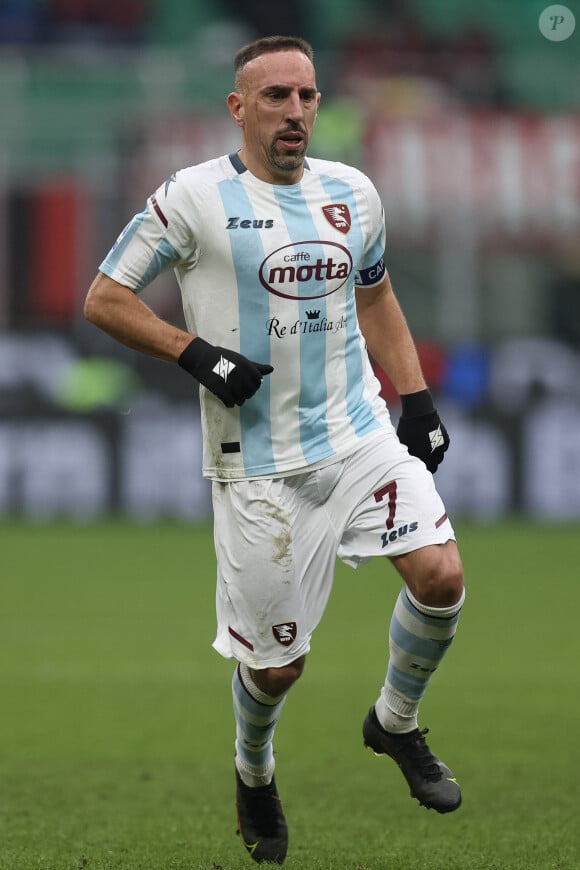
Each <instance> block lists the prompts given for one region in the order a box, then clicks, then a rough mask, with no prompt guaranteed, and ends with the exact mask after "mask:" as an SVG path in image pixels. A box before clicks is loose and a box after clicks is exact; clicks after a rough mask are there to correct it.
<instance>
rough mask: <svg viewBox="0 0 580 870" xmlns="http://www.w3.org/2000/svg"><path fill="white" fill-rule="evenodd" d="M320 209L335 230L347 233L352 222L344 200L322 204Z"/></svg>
mask: <svg viewBox="0 0 580 870" xmlns="http://www.w3.org/2000/svg"><path fill="white" fill-rule="evenodd" d="M322 211H323V212H324V217H325V218H326V220H327V221H328V223H329V224H331V226H333V227H334V229H335V230H338V231H339V232H341V233H344V234H345V235H346V233H348V231H349V230H350V227H351V223H352V221H351V219H350V211H349V210H348V205H345V203H344V202H337V203H333V204H332V205H323V206H322Z"/></svg>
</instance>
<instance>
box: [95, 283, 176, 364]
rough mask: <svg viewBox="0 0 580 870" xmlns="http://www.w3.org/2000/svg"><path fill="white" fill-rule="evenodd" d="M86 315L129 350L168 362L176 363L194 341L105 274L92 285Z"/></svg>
mask: <svg viewBox="0 0 580 870" xmlns="http://www.w3.org/2000/svg"><path fill="white" fill-rule="evenodd" d="M84 314H85V317H86V318H87V320H89V321H90V322H91V323H93V324H94V325H95V326H98V327H99V329H102V330H103V331H104V332H106V333H107V334H108V335H110V336H111V337H112V338H114V339H116V340H117V341H119V342H121V343H122V344H124V345H126V346H127V347H130V348H132V349H133V350H138V351H141V352H142V353H145V354H148V355H149V356H153V357H156V358H157V359H162V360H166V361H168V362H176V361H177V359H178V358H179V356H180V354H181V353H182V351H183V350H184V348H185V347H186V346H187V345H188V344H189V343H190V342H191V340H192V336H191V335H190V334H189V333H188V332H185V331H184V330H182V329H179V328H178V327H176V326H172V325H171V324H169V323H166V322H165V321H164V320H161V318H159V317H157V315H156V314H155V313H154V312H153V311H151V309H150V308H148V306H147V305H145V303H144V302H142V301H141V300H140V299H139V297H138V296H136V294H135V293H133V291H132V290H130V289H129V288H128V287H124V286H123V285H122V284H118V283H117V282H116V281H113V280H112V279H111V278H109V277H107V276H106V275H104V274H103V273H102V272H99V273H98V274H97V277H96V278H95V280H94V281H93V283H92V284H91V287H90V289H89V292H88V294H87V298H86V301H85V306H84Z"/></svg>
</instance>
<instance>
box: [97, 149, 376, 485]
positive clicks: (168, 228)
mask: <svg viewBox="0 0 580 870" xmlns="http://www.w3.org/2000/svg"><path fill="white" fill-rule="evenodd" d="M384 246H385V227H384V216H383V209H382V205H381V202H380V198H379V196H378V193H377V192H376V190H375V188H374V186H373V185H372V183H371V181H370V180H369V179H368V178H367V177H366V176H365V175H364V174H363V173H362V172H360V171H359V170H357V169H354V168H352V167H349V166H346V165H344V164H342V163H335V162H330V161H326V160H318V159H309V160H308V161H307V163H306V164H305V169H304V174H303V176H302V179H301V180H300V182H299V183H297V184H292V185H272V184H268V183H266V182H264V181H261V180H260V179H258V178H256V177H255V176H254V175H252V173H250V172H249V171H248V170H247V169H246V167H245V166H244V165H243V163H242V162H241V160H240V158H239V157H238V156H237V154H231V155H224V156H222V157H219V158H217V159H214V160H210V161H208V162H206V163H202V164H199V165H197V166H191V167H189V168H187V169H182V170H180V171H179V172H176V173H174V174H173V175H172V176H171V177H170V178H169V179H168V180H167V181H166V182H165V183H164V184H163V185H161V187H159V189H158V190H157V191H156V192H155V193H154V194H153V195H152V196H151V197H150V198H149V199H148V201H147V204H146V208H145V210H144V211H143V212H142V213H141V214H138V215H136V216H135V217H134V218H133V220H132V221H131V222H130V223H129V224H128V225H127V227H126V228H125V229H124V230H123V232H122V233H121V235H120V236H119V238H118V239H117V242H116V243H115V245H114V247H113V248H112V250H111V251H110V252H109V254H108V255H107V257H106V258H105V260H104V261H103V263H102V264H101V266H100V270H101V271H102V272H103V273H105V274H106V275H108V276H109V277H111V278H113V279H114V280H115V281H118V282H119V283H120V284H123V285H125V286H127V287H129V288H131V289H132V290H134V291H135V292H137V293H138V292H139V291H140V290H142V289H143V288H144V287H145V286H146V285H147V284H149V283H150V282H151V281H152V280H153V279H154V278H155V277H156V276H157V275H159V274H160V273H161V272H163V271H164V270H166V269H169V268H173V269H174V270H175V274H176V277H177V281H178V283H179V286H180V289H181V295H182V301H183V309H184V315H185V321H186V324H187V328H188V330H189V331H190V332H192V333H193V334H195V335H200V336H201V337H202V338H204V339H205V340H206V341H208V342H211V343H212V344H214V345H219V346H222V347H227V348H230V349H232V350H235V351H238V352H239V353H242V354H244V355H245V356H246V357H248V358H249V359H251V360H254V361H256V362H260V363H266V364H270V365H272V366H273V368H274V371H273V372H272V374H270V375H266V376H265V377H264V380H263V382H262V385H261V387H260V389H259V390H258V392H257V393H256V394H255V395H254V396H253V397H252V398H251V399H248V400H246V402H245V403H244V404H243V405H242V406H241V407H234V408H226V407H225V405H223V403H222V402H221V401H220V400H219V399H218V398H217V397H216V396H214V395H213V393H211V392H210V391H209V390H207V389H206V388H205V387H203V386H201V387H200V403H201V415H202V429H203V473H204V475H205V476H206V477H209V478H212V479H236V478H251V477H260V476H269V477H272V476H280V475H287V474H292V473H297V472H299V471H301V470H304V469H305V468H306V467H310V468H311V467H312V466H316V465H324V464H326V463H328V462H330V461H333V460H334V459H336V458H341V457H343V456H346V455H348V454H349V453H351V452H352V451H353V450H355V449H356V448H357V447H358V446H359V445H360V440H361V438H364V437H366V436H367V435H369V434H370V433H371V432H373V431H374V430H377V429H379V428H380V427H384V426H387V425H389V415H388V411H387V409H386V406H385V403H384V401H383V400H382V399H381V397H380V396H379V390H380V387H379V383H378V381H377V379H376V378H375V376H374V374H373V371H372V367H371V365H370V362H369V359H368V354H367V351H366V345H365V342H364V339H363V336H362V334H361V332H360V329H359V325H358V321H357V316H356V306H355V286H358V287H363V288H364V287H365V286H368V287H372V286H373V285H376V284H378V283H379V282H380V281H381V279H382V278H383V277H384V275H385V264H384ZM359 292H364V290H363V291H359Z"/></svg>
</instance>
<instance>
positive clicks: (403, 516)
mask: <svg viewBox="0 0 580 870" xmlns="http://www.w3.org/2000/svg"><path fill="white" fill-rule="evenodd" d="M335 495H336V499H337V500H338V503H341V504H343V505H344V506H346V508H347V509H348V511H349V512H348V514H347V518H346V520H345V522H344V530H343V532H342V536H341V543H340V547H339V551H338V555H339V556H340V558H341V559H342V560H343V561H345V562H346V563H347V564H349V565H353V566H354V567H356V566H358V565H360V564H362V563H364V562H366V561H368V560H369V559H370V558H372V557H374V556H388V557H390V558H392V557H393V556H398V555H400V554H402V553H409V552H411V551H413V550H417V549H419V548H421V547H426V546H429V545H431V544H443V543H445V542H446V541H449V540H455V535H454V532H453V528H452V525H451V522H450V520H449V517H448V516H447V513H446V511H445V506H444V504H443V501H442V499H441V497H440V496H439V493H438V492H437V490H436V488H435V483H434V480H433V475H432V474H431V473H430V472H429V471H427V468H426V467H425V465H424V463H423V462H421V461H420V460H419V459H417V458H416V457H414V456H410V455H409V453H408V451H407V448H406V447H403V446H402V445H401V444H400V442H399V440H398V438H397V437H396V434H395V432H394V431H393V432H392V433H390V432H388V431H387V432H385V433H384V435H383V436H382V437H380V436H379V437H376V438H373V439H370V440H369V442H368V443H367V444H366V445H365V446H364V447H363V448H362V449H361V450H358V451H357V452H356V453H355V454H354V455H353V456H352V457H350V460H349V461H348V463H347V464H346V466H345V473H344V475H343V477H342V479H341V482H340V486H339V487H337V491H336V494H335ZM343 509H344V508H343Z"/></svg>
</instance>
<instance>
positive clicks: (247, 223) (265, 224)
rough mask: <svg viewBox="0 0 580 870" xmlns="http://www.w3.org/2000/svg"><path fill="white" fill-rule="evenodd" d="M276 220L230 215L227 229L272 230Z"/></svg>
mask: <svg viewBox="0 0 580 870" xmlns="http://www.w3.org/2000/svg"><path fill="white" fill-rule="evenodd" d="M273 226H274V220H273V219H272V218H268V219H267V220H262V219H260V220H250V219H249V218H244V219H243V220H242V218H239V217H229V218H228V222H227V226H226V230H271V229H272V227H273Z"/></svg>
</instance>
